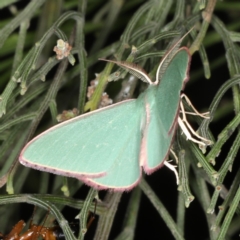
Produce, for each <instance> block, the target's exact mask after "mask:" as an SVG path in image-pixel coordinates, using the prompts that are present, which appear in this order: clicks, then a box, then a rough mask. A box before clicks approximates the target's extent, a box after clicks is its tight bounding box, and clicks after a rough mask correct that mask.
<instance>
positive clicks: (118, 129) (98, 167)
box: [20, 47, 190, 191]
mask: <svg viewBox="0 0 240 240" xmlns="http://www.w3.org/2000/svg"><path fill="white" fill-rule="evenodd" d="M167 56H168V55H167ZM165 59H166V57H165V58H164V60H165ZM164 60H163V61H162V62H161V63H160V65H159V67H158V70H157V73H156V81H155V82H152V81H151V80H150V78H149V77H148V75H147V74H146V73H145V72H144V71H142V70H141V69H137V68H134V67H132V66H131V65H127V64H126V63H117V64H119V65H120V66H123V67H125V68H127V69H128V70H129V71H130V72H132V73H134V74H135V75H136V76H138V77H139V78H141V79H142V80H144V81H146V82H148V83H149V87H148V88H147V90H146V91H145V92H143V93H142V94H140V96H139V97H138V98H137V99H131V100H126V101H123V102H120V103H117V104H113V105H111V106H108V107H105V108H102V109H99V110H96V111H93V112H90V113H86V114H84V115H81V116H78V117H75V118H73V119H70V120H68V121H65V122H63V123H61V124H58V125H56V126H54V127H52V128H50V129H49V130H47V131H45V132H44V133H42V134H40V135H39V136H37V137H36V138H34V139H33V140H32V141H30V142H29V143H28V144H27V145H26V146H25V147H24V149H23V150H22V152H21V155H20V162H21V163H22V164H23V165H25V166H27V167H31V168H34V169H38V170H41V171H46V172H51V173H55V174H60V175H64V176H68V177H75V178H77V179H79V180H81V181H83V182H84V183H86V184H87V185H89V186H92V187H94V188H95V189H99V190H100V189H112V190H114V191H124V190H130V189H132V188H133V187H135V186H136V185H137V184H138V183H139V181H140V179H141V176H142V169H143V170H144V172H145V173H147V174H151V173H152V172H154V171H156V170H157V169H159V168H160V167H161V166H162V165H163V163H164V161H165V160H166V159H167V157H168V154H169V150H170V146H171V144H172V141H173V137H174V134H175V130H176V127H177V123H178V117H179V111H180V110H179V108H180V101H181V91H182V90H183V88H184V86H185V84H186V82H187V80H188V70H189V65H190V54H189V52H188V49H187V48H185V47H183V48H181V49H179V50H178V51H177V52H176V53H175V55H174V56H173V57H172V59H171V60H170V62H169V63H168V62H167V61H165V62H164ZM113 62H114V61H113ZM166 62H167V64H166ZM164 64H165V65H166V66H165V67H166V68H165V69H164V73H163V75H162V77H161V79H159V78H160V75H161V72H162V71H163V65H164Z"/></svg>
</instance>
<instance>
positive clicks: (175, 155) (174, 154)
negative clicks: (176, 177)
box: [170, 148, 178, 164]
mask: <svg viewBox="0 0 240 240" xmlns="http://www.w3.org/2000/svg"><path fill="white" fill-rule="evenodd" d="M170 152H171V154H172V155H173V156H174V158H175V160H176V163H177V164H178V157H177V154H176V153H175V152H174V151H173V150H172V148H170Z"/></svg>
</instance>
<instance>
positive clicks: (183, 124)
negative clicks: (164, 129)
mask: <svg viewBox="0 0 240 240" xmlns="http://www.w3.org/2000/svg"><path fill="white" fill-rule="evenodd" d="M180 109H181V112H182V119H181V117H178V124H179V126H180V127H181V129H182V131H183V132H184V134H185V135H186V137H187V140H191V141H193V142H195V143H198V144H199V145H202V146H204V147H205V146H207V145H211V141H210V140H208V139H206V138H204V137H201V136H200V135H199V134H197V133H196V132H195V131H194V130H193V128H192V127H191V125H190V124H189V122H188V121H187V118H186V113H185V110H184V107H183V103H182V101H180ZM191 133H192V134H193V135H194V136H195V137H196V138H197V139H196V138H194V137H192V135H191ZM198 139H199V140H198Z"/></svg>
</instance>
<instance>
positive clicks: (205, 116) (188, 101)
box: [181, 93, 210, 119]
mask: <svg viewBox="0 0 240 240" xmlns="http://www.w3.org/2000/svg"><path fill="white" fill-rule="evenodd" d="M181 98H185V100H186V102H187V104H188V105H189V106H190V107H191V108H192V110H193V111H194V113H193V112H186V111H185V113H187V114H190V115H197V116H200V117H202V118H205V119H209V118H210V116H209V114H210V113H209V112H205V113H200V112H198V111H197V109H196V108H195V107H194V106H193V104H192V103H191V101H190V99H189V98H188V97H187V95H186V94H184V93H182V94H181Z"/></svg>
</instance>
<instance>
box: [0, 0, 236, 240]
mask: <svg viewBox="0 0 240 240" xmlns="http://www.w3.org/2000/svg"><path fill="white" fill-rule="evenodd" d="M14 2H16V6H18V8H19V9H21V12H16V9H15V8H14V7H13V6H11V8H10V10H11V13H10V14H6V17H2V19H1V22H0V27H1V30H0V47H1V49H0V58H1V66H0V71H1V73H2V75H1V80H0V87H1V92H2V94H1V102H0V116H1V118H0V131H1V135H0V144H1V151H0V166H1V169H0V170H1V171H0V173H1V175H0V177H1V178H0V186H1V187H2V188H1V189H0V193H1V195H0V204H1V207H0V211H1V214H0V223H1V224H0V231H1V232H4V233H7V232H8V231H10V229H11V227H12V226H13V225H14V224H15V223H16V222H17V221H18V220H20V219H21V218H22V216H23V215H21V214H20V212H19V208H20V205H19V204H13V203H29V204H33V205H36V206H39V207H40V209H42V208H43V209H45V212H42V211H40V209H39V211H38V215H37V216H35V217H34V221H38V220H39V219H41V216H42V215H44V214H46V211H50V212H51V214H53V215H54V217H55V218H56V219H57V221H58V222H59V225H60V227H61V228H62V229H63V231H64V233H65V236H66V239H75V236H74V235H73V233H72V231H71V229H70V228H69V225H68V224H66V222H65V217H64V216H63V214H62V213H61V210H62V209H63V207H64V206H69V207H72V208H75V209H77V211H78V212H80V213H79V215H78V218H80V227H81V231H80V235H79V238H78V239H83V238H84V236H85V233H86V230H87V229H86V222H87V219H88V213H89V211H94V203H93V202H92V200H93V199H94V198H95V196H96V191H95V190H93V189H91V190H89V193H88V195H87V196H86V197H85V195H86V191H88V188H87V187H86V186H82V183H81V182H80V181H78V180H75V179H71V178H63V177H60V176H53V175H50V174H47V173H43V172H36V171H35V172H34V173H33V170H31V169H28V168H25V167H23V166H20V165H19V162H18V157H19V153H20V151H21V149H22V148H23V146H24V145H25V144H26V143H27V142H28V141H29V140H30V139H31V138H32V137H33V136H35V135H36V134H38V133H40V132H42V131H43V130H45V129H47V128H49V127H50V126H51V125H53V124H56V123H57V121H56V117H57V113H58V112H61V111H62V110H66V109H72V108H74V107H77V108H78V111H79V114H82V113H83V112H84V109H85V111H87V110H95V109H96V108H97V107H98V104H99V102H100V100H101V96H102V93H103V91H105V89H106V85H107V81H108V80H109V79H112V80H117V79H119V78H123V80H121V81H122V82H120V81H118V82H114V83H110V84H108V87H107V89H106V91H107V93H108V94H109V95H110V96H111V97H112V98H113V97H114V98H115V99H116V101H120V100H123V99H124V98H126V97H127V98H130V97H135V96H136V95H137V92H139V91H142V89H143V88H144V84H143V83H141V82H140V81H139V80H137V79H134V81H131V82H130V81H129V75H127V74H126V72H124V71H123V70H121V69H118V70H117V74H116V73H115V74H111V73H112V72H113V67H114V65H113V64H111V63H110V64H106V66H105V63H100V62H98V58H99V57H104V58H108V57H112V56H114V58H115V59H117V60H118V61H119V60H128V61H134V62H138V64H139V65H140V66H142V67H144V68H145V69H146V70H149V72H150V75H153V76H154V71H156V69H155V68H156V66H157V65H158V63H159V59H160V57H161V56H163V55H164V53H165V51H166V50H167V49H169V46H171V44H172V43H173V42H174V41H176V39H178V38H179V36H180V35H181V34H182V33H183V32H186V31H188V30H189V29H191V28H192V27H193V26H195V28H194V30H192V31H191V32H190V36H189V37H188V38H187V39H186V40H185V42H184V45H186V46H188V47H189V49H190V52H191V54H192V55H193V60H192V70H191V74H190V78H191V80H190V81H189V83H188V84H187V86H186V94H187V95H188V96H190V98H191V99H192V100H193V101H192V102H193V103H194V105H197V108H198V110H206V109H208V110H209V112H210V119H206V120H203V121H202V120H201V119H200V118H198V117H196V116H193V117H192V124H193V125H194V124H196V125H195V128H197V127H196V126H199V128H198V132H199V134H200V135H202V136H203V137H206V138H208V139H211V140H212V142H213V144H212V145H211V147H209V148H207V149H199V148H198V146H197V145H196V144H194V143H191V142H190V141H186V139H185V137H183V136H182V135H181V133H180V131H179V132H177V134H176V137H175V142H174V144H173V148H174V150H175V152H176V153H177V154H178V159H179V163H178V166H179V167H178V171H179V174H180V185H179V188H178V189H179V190H180V191H179V192H177V186H176V185H175V182H174V180H173V179H174V176H173V175H172V174H171V172H170V173H169V172H168V170H165V169H160V170H159V171H157V172H156V173H154V174H153V175H151V176H146V178H144V179H143V181H142V182H141V183H140V185H139V187H136V188H135V189H134V190H133V191H132V192H130V193H124V194H121V193H111V192H107V193H105V196H104V199H103V196H101V194H102V193H101V192H100V198H101V199H103V201H102V202H100V201H98V204H97V210H96V214H97V215H98V216H99V217H98V218H99V219H98V226H97V227H96V233H92V234H95V239H108V236H109V234H110V230H111V229H114V226H115V225H118V222H120V225H121V224H122V222H121V220H122V218H123V217H124V216H123V215H121V212H119V211H118V215H117V216H116V217H115V214H116V212H117V209H124V210H123V211H122V212H125V211H126V216H125V221H124V225H123V227H122V228H121V230H120V229H119V231H114V230H113V231H112V235H111V236H110V239H139V238H140V237H142V236H144V235H143V234H144V232H148V235H149V236H150V235H151V231H152V234H153V233H154V234H155V230H154V226H153V225H155V224H158V222H159V226H161V230H159V229H158V227H157V230H158V231H157V234H155V235H156V239H159V238H160V237H162V239H170V238H171V237H172V236H173V237H174V239H204V238H209V239H212V240H213V239H219V240H220V239H236V233H237V232H238V231H239V224H238V222H239V211H240V209H239V200H240V190H239V182H240V172H239V164H238V163H237V162H236V161H235V162H234V160H235V159H236V156H237V153H238V149H239V144H240V143H239V142H240V141H239V139H240V138H239V129H238V125H239V122H240V117H239V116H240V115H239V109H240V103H239V96H240V95H239V83H240V78H239V72H240V66H239V60H240V50H239V47H238V45H237V42H239V40H240V34H239V28H240V24H239V21H238V14H237V11H239V9H240V4H239V3H235V2H234V1H229V2H220V1H218V2H217V1H216V0H207V1H206V0H205V1H204V0H200V1H194V0H191V1H190V0H189V1H184V0H178V1H173V0H168V1H160V0H159V1H156V0H149V1H142V0H132V1H123V0H109V1H102V0H100V1H94V0H89V1H86V0H79V1H77V0H75V1H74V0H72V1H63V0H58V1H56V0H45V1H44V0H32V1H29V3H27V2H25V1H19V2H17V1H13V0H9V1H8V0H5V1H1V3H0V7H1V8H3V9H2V10H1V11H2V12H3V13H5V12H6V10H7V6H10V4H12V3H14ZM222 12H223V13H224V16H223V17H218V15H219V16H221V13H222ZM214 13H216V14H214ZM29 24H30V25H29ZM209 29H210V30H209ZM55 36H56V37H55ZM57 39H63V40H64V41H68V42H69V44H70V45H71V46H73V49H72V50H71V54H72V55H71V54H70V56H69V58H64V59H62V60H58V59H56V55H55V54H54V53H53V51H52V49H53V47H54V45H56V43H55V42H56V40H57ZM133 46H134V47H133ZM198 55H199V56H200V59H201V60H199V58H198ZM73 56H74V58H75V59H76V63H75V65H74V66H71V65H70V64H69V62H70V63H74V58H73ZM208 59H210V61H209V60H208ZM104 66H105V68H103V67H104ZM227 71H228V72H227ZM96 72H98V73H100V74H99V75H97V76H96V77H95V76H94V73H96ZM218 72H219V73H220V74H218ZM110 74H111V75H110ZM109 75H110V76H109ZM204 77H205V78H206V79H209V80H207V81H206V80H205V78H204ZM95 78H97V79H98V80H99V83H98V85H97V87H96V89H95V91H94V93H93V95H92V96H91V99H90V100H88V101H87V102H86V101H85V99H86V93H87V85H89V83H88V81H89V80H90V79H95ZM45 79H46V81H45ZM39 80H40V81H39ZM41 80H42V81H44V82H42V81H41ZM120 83H122V84H121V85H120ZM202 86H204V88H202ZM126 87H130V89H131V91H130V92H129V94H128V95H126V94H124V90H125V89H126ZM119 89H121V90H119ZM209 89H210V91H209ZM211 89H214V91H215V92H214V93H213V91H212V90H211ZM230 89H231V90H232V94H231V95H230V94H228V95H227V94H225V93H226V92H227V90H230ZM217 90H218V91H217ZM229 92H230V91H228V92H227V93H229ZM186 107H187V106H186ZM233 109H234V111H233ZM48 110H50V111H48ZM49 113H50V114H49ZM210 123H211V124H210ZM209 124H210V127H209ZM205 151H206V152H205ZM204 152H205V153H204ZM203 153H204V154H203ZM218 155H219V157H218ZM217 157H218V158H217ZM229 170H232V172H231V173H230V172H229ZM153 181H158V182H157V183H155V184H153V183H152V182H153ZM166 182H168V184H169V185H168V186H167V187H166V186H165V185H166ZM6 191H7V193H8V194H6ZM29 192H30V193H33V194H30V193H29ZM142 192H143V194H141V193H142ZM76 194H77V195H76ZM81 194H83V196H82V195H81ZM122 195H123V196H122ZM79 196H81V200H79ZM146 196H147V198H148V200H150V202H151V204H147V203H146V202H147V201H148V200H147V199H146ZM194 196H195V200H194V201H193V199H194ZM128 198H129V199H128ZM120 199H121V201H120ZM140 199H142V201H140ZM160 199H161V200H160ZM128 200H129V201H128ZM127 201H128V207H126V205H127ZM162 201H163V203H162ZM192 201H193V202H192ZM198 203H199V204H198ZM10 204H11V207H9V206H10ZM164 205H166V206H167V207H166V208H165V207H164ZM219 205H220V207H219V209H217V206H219ZM12 206H13V207H12ZM152 206H153V207H154V211H153V212H152V214H153V217H152V218H151V216H149V215H147V214H146V212H147V213H148V212H149V213H150V212H151V211H150V210H148V209H151V208H152ZM185 206H186V207H188V208H187V209H186V208H185ZM143 208H144V209H147V211H146V212H145V215H144V211H143ZM167 209H168V210H167ZM120 211H121V210H120ZM138 212H139V214H140V215H138V214H137V213H138ZM141 213H142V214H143V217H142V216H141V215H142V214H141ZM156 213H157V214H159V215H160V216H161V218H162V219H163V220H164V223H165V224H164V223H161V220H160V219H161V218H160V217H159V218H158V216H155V215H154V214H156ZM157 214H156V215H157ZM75 215H76V214H75ZM199 215H200V217H198V216H199ZM196 216H197V218H199V221H198V219H196ZM141 218H143V219H144V224H143V227H141V225H140V224H139V221H140V219H141ZM114 219H115V220H114ZM149 219H150V220H151V219H152V222H153V223H151V222H149ZM39 221H40V220H39ZM193 221H195V222H194V224H192V223H193ZM149 223H151V225H150V226H149ZM166 225H167V226H166ZM157 226H158V225H157ZM193 230H194V231H195V232H193ZM89 232H94V227H93V229H92V227H91V228H90V229H89ZM165 232H166V235H165ZM88 234H89V233H87V234H86V239H87V238H88ZM148 235H146V236H148Z"/></svg>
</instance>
